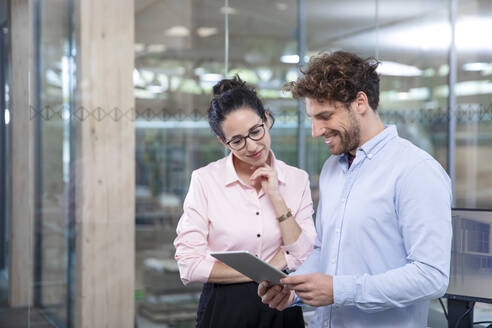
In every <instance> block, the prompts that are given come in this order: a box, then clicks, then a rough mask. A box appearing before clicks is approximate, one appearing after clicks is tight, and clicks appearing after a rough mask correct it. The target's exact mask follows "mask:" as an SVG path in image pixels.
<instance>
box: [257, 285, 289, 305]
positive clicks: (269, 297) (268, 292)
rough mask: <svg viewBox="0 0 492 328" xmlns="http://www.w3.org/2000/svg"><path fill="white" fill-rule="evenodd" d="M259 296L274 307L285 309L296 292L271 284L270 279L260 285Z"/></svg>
mask: <svg viewBox="0 0 492 328" xmlns="http://www.w3.org/2000/svg"><path fill="white" fill-rule="evenodd" d="M258 296H260V297H261V301H262V302H263V303H265V304H268V306H269V307H270V308H272V309H277V310H279V311H282V310H285V309H286V308H287V307H289V305H291V304H292V301H293V300H294V292H292V291H291V290H289V289H288V288H286V287H283V286H280V285H273V286H270V285H269V283H268V281H263V282H262V283H261V284H259V285H258Z"/></svg>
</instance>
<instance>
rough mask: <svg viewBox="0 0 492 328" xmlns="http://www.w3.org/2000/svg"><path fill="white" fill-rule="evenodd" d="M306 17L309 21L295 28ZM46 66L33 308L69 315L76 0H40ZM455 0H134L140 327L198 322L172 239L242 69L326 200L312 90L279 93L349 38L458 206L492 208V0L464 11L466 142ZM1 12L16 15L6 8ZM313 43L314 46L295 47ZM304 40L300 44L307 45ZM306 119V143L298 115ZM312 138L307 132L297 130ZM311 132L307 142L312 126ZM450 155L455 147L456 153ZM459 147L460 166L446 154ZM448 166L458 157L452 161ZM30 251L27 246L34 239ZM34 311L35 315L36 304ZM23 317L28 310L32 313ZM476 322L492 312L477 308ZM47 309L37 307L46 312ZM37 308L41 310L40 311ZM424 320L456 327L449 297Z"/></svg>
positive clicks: (39, 62)
mask: <svg viewBox="0 0 492 328" xmlns="http://www.w3.org/2000/svg"><path fill="white" fill-rule="evenodd" d="M299 2H300V3H302V4H303V6H305V11H303V13H304V14H303V15H301V17H299V19H300V21H301V23H302V24H305V26H306V30H305V31H304V33H303V34H299V33H298V15H299V7H298V3H299ZM33 3H34V4H35V6H34V9H35V15H34V17H35V19H34V22H33V24H34V25H35V31H36V33H35V35H34V44H33V51H34V54H35V58H36V62H35V67H36V70H35V71H34V72H32V78H33V79H35V81H36V83H35V85H36V92H35V94H36V97H35V99H34V103H33V108H32V114H33V120H34V121H35V123H36V124H35V138H36V144H35V153H34V155H35V168H36V174H35V176H36V181H35V185H36V190H35V197H36V199H35V226H34V233H33V241H32V242H33V245H32V246H33V249H34V262H35V267H34V280H33V281H32V282H26V283H29V284H32V287H33V295H32V296H33V305H34V306H33V307H32V308H31V309H30V310H32V312H31V313H32V315H33V317H32V318H34V316H37V317H36V318H38V317H39V318H43V319H42V320H48V321H51V322H52V323H54V324H55V325H56V326H59V327H64V326H68V327H70V326H72V325H73V322H72V318H73V314H72V312H73V302H72V287H73V277H74V273H73V270H74V269H73V263H74V262H73V260H74V259H73V251H74V250H73V247H74V246H73V242H74V240H73V236H74V235H73V232H74V230H73V229H74V226H73V222H72V221H71V220H72V214H73V213H72V212H71V211H72V208H71V206H73V204H72V203H71V201H70V200H71V199H73V198H72V196H73V195H71V194H70V193H71V190H70V181H71V174H72V173H73V172H71V161H72V156H71V154H72V153H73V142H74V139H75V138H74V135H73V129H72V126H71V121H70V120H71V117H70V114H69V113H70V110H73V93H72V90H73V87H74V83H75V79H74V76H75V62H74V58H75V55H76V53H75V50H74V48H73V42H72V37H73V30H72V29H73V18H72V15H73V12H74V11H73V7H72V5H73V1H71V0H66V1H65V0H45V1H34V2H33ZM449 3H450V2H449V1H447V0H432V1H428V0H426V1H424V0H417V1H412V2H408V1H403V0H396V1H395V0H373V1H366V0H354V1H341V0H333V1H322V0H310V1H298V0H281V1H268V2H265V1H261V0H249V1H240V0H229V1H222V0H219V1H218V0H169V1H135V49H134V50H135V69H134V72H133V81H134V95H135V112H132V111H130V112H128V113H125V115H126V116H127V117H130V116H131V115H133V114H135V115H134V116H132V117H131V118H132V119H135V136H136V149H135V161H136V182H135V183H136V199H135V202H136V213H135V224H136V229H135V230H136V235H135V240H136V262H135V263H136V267H135V279H136V282H135V299H136V309H135V312H136V324H137V325H138V326H139V327H173V326H176V327H178V326H179V327H193V326H194V320H195V314H196V307H197V304H198V298H199V294H200V291H201V285H200V284H191V285H189V286H187V287H185V286H183V284H182V283H181V281H180V279H179V272H178V267H177V265H176V262H175V260H174V252H175V249H174V246H173V244H172V243H173V240H174V238H175V236H176V225H177V222H178V220H179V218H180V216H181V214H182V204H183V200H184V197H185V196H186V193H187V190H188V184H189V181H190V175H191V172H192V171H193V170H195V169H197V168H199V167H202V166H204V165H206V164H208V163H210V162H212V161H215V160H217V159H219V158H221V157H223V156H225V155H226V153H225V151H224V148H223V147H222V146H221V145H220V143H219V142H218V141H217V139H216V137H215V136H214V135H213V133H212V132H211V131H210V128H209V126H208V122H207V109H208V105H209V102H210V100H211V97H212V95H211V91H212V86H213V85H214V84H215V83H216V82H217V81H219V80H220V79H222V78H224V77H231V76H233V75H235V74H237V75H239V76H240V77H241V78H242V79H244V80H246V81H247V82H248V83H250V84H252V85H254V86H255V87H256V88H257V91H258V93H259V95H260V97H261V98H262V99H263V101H264V103H265V105H266V107H267V108H268V109H269V110H271V111H272V113H273V114H274V116H275V118H276V122H275V126H274V127H273V130H272V131H271V134H272V148H273V150H274V152H275V154H276V156H277V158H279V159H281V160H283V161H285V162H286V163H288V164H290V165H294V166H299V165H301V163H300V162H299V160H298V156H299V154H302V153H303V152H304V153H305V160H304V167H303V168H304V169H305V170H306V171H308V172H309V174H310V179H311V188H312V196H313V200H314V202H315V204H317V201H318V190H319V186H318V179H319V173H320V171H321V167H322V165H323V163H324V161H325V160H326V159H327V158H328V157H329V156H330V154H329V152H328V149H327V147H326V145H325V144H324V142H323V140H319V139H313V138H311V122H310V121H309V120H305V121H301V122H299V119H298V111H299V108H301V109H302V107H303V104H302V102H300V103H299V102H298V101H296V100H293V99H292V98H291V96H290V95H289V94H287V93H284V92H282V91H281V89H282V86H283V84H284V83H285V82H288V81H292V80H295V79H296V78H297V77H298V74H299V66H300V62H303V61H305V60H306V58H307V57H309V56H312V55H314V54H317V53H319V52H323V51H335V50H340V49H343V50H347V51H352V52H356V53H358V54H359V55H361V56H372V57H374V58H376V59H377V60H379V61H380V62H381V64H380V67H379V71H378V72H379V73H380V74H381V77H382V78H381V97H380V106H379V109H378V110H379V112H380V115H381V117H382V119H383V121H384V122H386V123H388V124H396V125H397V127H398V131H399V134H400V135H401V136H402V137H404V138H407V139H409V140H411V141H412V142H413V143H415V144H416V145H418V146H419V147H421V148H423V149H424V150H426V151H427V152H429V153H430V154H431V155H432V156H434V157H435V158H436V159H437V160H438V161H439V162H440V163H441V164H442V165H443V167H445V168H448V169H449V168H450V167H451V166H452V165H454V167H455V168H456V171H455V177H454V185H455V206H456V207H465V208H489V209H490V208H492V166H491V165H490V163H492V147H491V144H492V142H491V139H492V123H491V122H492V103H491V101H490V99H491V97H490V96H491V94H492V87H491V83H490V76H491V74H492V59H491V58H492V56H491V53H492V48H491V46H490V44H492V43H491V42H490V37H489V35H488V34H490V33H488V31H489V30H490V29H491V28H492V26H491V22H492V6H491V4H490V1H487V0H471V1H460V2H459V7H458V10H457V13H456V14H457V22H456V39H455V41H456V50H457V65H456V69H457V80H456V83H455V85H454V86H455V93H456V100H457V105H458V106H457V108H456V112H457V114H456V119H457V127H456V134H455V136H456V139H455V142H456V146H455V148H454V149H453V146H451V147H452V149H450V148H449V145H452V144H453V143H449V142H448V138H449V133H448V126H449V123H450V120H449V117H448V107H449V96H450V88H449V83H450V82H449V79H450V69H452V68H450V66H449V63H450V61H449V44H450V41H451V33H450V31H451V25H450V21H449V16H450V8H449ZM0 4H2V6H3V7H2V15H3V16H0V23H1V24H2V25H1V26H0V27H1V28H2V30H0V34H1V38H0V52H1V54H0V55H1V56H0V60H1V61H2V62H1V65H2V74H0V75H1V76H0V77H1V78H2V79H1V81H0V82H1V87H2V88H3V89H2V90H3V94H2V95H3V97H2V99H1V100H2V105H3V106H2V108H1V110H2V111H1V112H0V115H1V119H0V125H1V128H0V133H1V137H0V142H1V145H0V151H1V156H2V158H1V160H2V162H1V163H0V170H1V172H0V173H1V174H2V176H3V177H5V179H3V180H0V187H1V188H2V190H1V191H0V198H1V199H0V210H2V212H3V213H0V307H1V309H0V310H2V311H3V310H5V309H6V308H7V296H6V295H7V287H6V286H7V282H8V277H7V275H6V270H5V269H6V266H7V250H6V248H7V247H6V246H7V230H8V222H7V219H6V218H7V217H8V215H7V214H8V213H7V208H6V204H7V198H8V195H6V190H7V188H6V186H7V179H6V177H7V175H6V172H7V167H6V165H7V160H6V159H7V157H8V156H7V155H8V152H7V150H8V149H7V145H8V143H7V137H8V121H9V119H10V113H9V112H8V111H5V109H6V108H8V105H9V98H8V97H9V89H8V83H7V82H8V63H6V54H7V53H8V43H7V41H8V40H7V36H8V33H7V30H6V29H7V27H8V24H6V18H7V17H6V15H7V14H6V12H7V8H8V7H7V1H2V2H0ZM4 14H5V15H4ZM300 40H305V41H306V42H305V47H306V49H304V50H305V53H306V55H307V56H306V58H301V60H300V59H299V49H298V46H299V42H300ZM301 44H302V42H301ZM300 124H304V134H305V142H304V143H302V144H300V145H299V143H298V141H299V139H300V137H301V136H299V135H298V133H299V125H300ZM302 137H304V136H302ZM301 139H302V138H301ZM450 153H454V154H455V156H454V157H450V156H449V155H450ZM449 158H454V162H453V163H449V162H448V159H449ZM451 164H452V165H451ZM26 247H29V245H26ZM26 313H27V312H26ZM26 313H24V316H27V314H26ZM476 316H477V319H481V320H490V319H491V318H492V309H491V308H490V306H488V305H485V304H477V308H476ZM36 320H37V319H36ZM40 320H41V319H40ZM429 326H432V327H441V326H443V327H444V326H445V324H444V316H443V313H442V310H441V308H440V306H439V304H438V303H435V304H433V305H432V310H431V314H430V319H429Z"/></svg>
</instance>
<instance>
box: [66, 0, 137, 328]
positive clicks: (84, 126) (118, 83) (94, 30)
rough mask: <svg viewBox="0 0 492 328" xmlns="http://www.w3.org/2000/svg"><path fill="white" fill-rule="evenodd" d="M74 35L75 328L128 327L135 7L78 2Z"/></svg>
mask: <svg viewBox="0 0 492 328" xmlns="http://www.w3.org/2000/svg"><path fill="white" fill-rule="evenodd" d="M75 29H76V39H77V58H78V59H77V96H76V98H77V99H78V101H77V106H76V107H77V108H78V109H79V110H83V111H84V113H85V114H84V115H83V116H84V118H83V119H78V131H77V146H76V148H77V159H76V165H75V175H76V182H75V193H76V201H75V206H76V208H75V210H76V224H77V228H76V229H77V244H76V261H77V263H76V273H75V276H76V277H75V279H76V295H75V326H76V327H87V328H92V327H133V326H134V272H135V264H134V263H135V205H134V204H135V137H134V136H135V128H134V122H133V120H131V119H130V118H129V116H131V115H127V116H126V117H125V116H123V117H121V112H123V113H125V112H127V111H128V110H130V109H132V108H134V96H133V81H132V73H133V67H134V3H133V0H104V1H101V0H77V1H76V2H75ZM80 113H81V112H79V114H80ZM89 113H92V114H91V115H89ZM118 113H120V114H118ZM106 115H107V116H106ZM79 116H81V115H79Z"/></svg>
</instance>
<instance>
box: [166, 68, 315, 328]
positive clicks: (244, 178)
mask: <svg viewBox="0 0 492 328" xmlns="http://www.w3.org/2000/svg"><path fill="white" fill-rule="evenodd" d="M213 92H214V98H213V99H212V101H211V102H210V108H209V110H208V118H209V123H210V126H211V128H212V130H213V132H214V133H215V134H216V135H217V139H218V140H219V142H220V143H221V144H223V145H224V146H225V147H226V148H227V149H229V150H230V154H229V155H228V156H227V157H225V158H222V159H220V160H218V161H216V162H213V163H210V164H209V165H207V166H205V167H202V168H200V169H198V170H196V171H194V172H193V173H192V176H191V182H190V188H189V191H188V194H187V196H186V199H185V201H184V204H183V209H184V213H183V216H182V217H181V219H180V221H179V223H178V228H177V233H178V236H177V238H176V240H175V241H174V245H175V247H176V260H177V262H178V266H179V270H180V275H181V280H182V281H183V283H184V284H188V283H189V282H204V283H205V284H204V287H203V291H202V295H201V297H200V304H199V308H198V314H197V327H200V328H201V327H213V328H220V327H228V328H229V327H248V328H249V327H251V328H258V327H265V328H266V327H268V328H271V327H279V328H280V327H282V328H283V327H304V320H303V317H302V311H301V308H299V307H293V308H290V309H287V310H285V311H282V312H279V311H277V310H274V309H270V308H268V306H266V305H265V304H263V303H262V302H261V299H260V298H259V297H258V296H257V286H258V285H257V284H256V283H255V282H252V281H251V280H250V279H249V278H247V277H245V276H244V275H242V274H240V273H239V272H237V271H236V270H234V269H232V268H230V267H229V266H227V265H225V264H223V263H221V262H219V261H217V260H216V259H215V258H213V257H211V256H210V255H209V253H210V252H213V251H233V250H247V251H249V252H250V253H252V254H255V255H256V256H258V257H259V258H261V259H262V260H264V261H267V262H269V263H270V264H271V265H273V266H275V267H277V268H278V269H280V270H283V269H288V270H295V269H296V268H297V267H298V266H299V265H300V264H301V263H302V262H303V261H304V259H305V258H306V257H307V255H308V254H309V253H310V251H311V250H312V247H313V244H314V238H315V235H316V232H315V229H314V224H313V220H312V214H313V208H312V200H311V192H310V188H309V179H308V175H307V173H306V172H304V171H302V170H299V169H297V168H294V167H292V166H289V165H287V164H285V163H284V162H282V161H280V160H277V159H276V158H275V156H274V155H273V152H272V151H271V149H270V143H271V139H270V133H269V130H270V128H271V126H272V124H273V117H272V115H271V114H270V113H269V112H268V111H266V110H265V109H264V107H263V104H262V102H261V100H260V99H259V98H258V96H257V95H256V92H255V91H254V90H253V89H251V88H249V87H248V86H247V85H246V83H245V82H243V81H242V80H241V79H240V78H239V77H235V78H233V79H231V80H228V79H225V80H222V81H220V82H219V83H218V84H217V85H215V86H214V89H213Z"/></svg>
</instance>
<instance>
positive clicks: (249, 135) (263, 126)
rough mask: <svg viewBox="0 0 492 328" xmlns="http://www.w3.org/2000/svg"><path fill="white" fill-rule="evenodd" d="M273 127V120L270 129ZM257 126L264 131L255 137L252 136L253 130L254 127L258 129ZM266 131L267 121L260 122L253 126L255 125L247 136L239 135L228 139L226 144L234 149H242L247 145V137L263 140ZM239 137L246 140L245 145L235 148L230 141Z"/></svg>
mask: <svg viewBox="0 0 492 328" xmlns="http://www.w3.org/2000/svg"><path fill="white" fill-rule="evenodd" d="M272 127H273V122H272V125H271V126H270V129H269V130H271V129H272ZM257 128H261V129H262V130H263V133H262V134H261V137H256V138H253V137H252V136H251V130H254V129H257ZM265 132H266V130H265V122H263V123H261V124H258V125H255V126H253V127H252V128H251V129H250V131H249V132H248V135H247V136H237V137H233V138H232V139H231V140H229V141H227V142H226V143H225V144H226V145H228V146H229V147H231V148H232V149H234V150H241V149H243V148H244V147H246V139H247V138H249V139H251V140H253V141H259V140H261V139H262V138H263V137H264V136H265ZM237 138H241V140H244V143H243V145H242V146H241V147H239V148H234V147H233V146H231V145H230V143H231V142H232V141H234V140H235V139H237Z"/></svg>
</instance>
